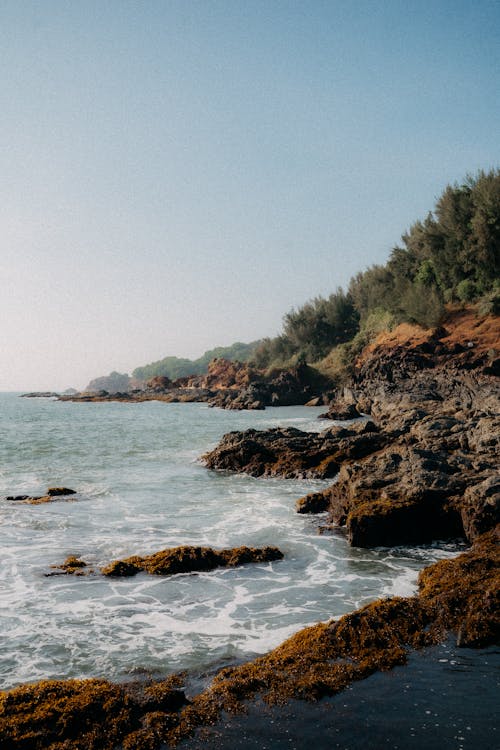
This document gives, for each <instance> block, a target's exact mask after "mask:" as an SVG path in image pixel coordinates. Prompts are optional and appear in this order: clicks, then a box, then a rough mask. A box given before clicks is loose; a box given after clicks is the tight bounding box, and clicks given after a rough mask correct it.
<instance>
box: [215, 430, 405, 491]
mask: <svg viewBox="0 0 500 750" xmlns="http://www.w3.org/2000/svg"><path fill="white" fill-rule="evenodd" d="M389 440H390V437H388V436H387V435H383V434H382V433H377V432H374V433H371V432H368V433H363V432H361V433H358V432H357V431H356V430H348V431H347V434H346V435H345V436H344V435H342V437H338V436H337V435H336V434H335V431H334V429H333V432H331V431H330V430H325V431H324V432H322V433H319V434H318V433H310V432H302V431H301V430H298V429H296V428H294V427H289V428H286V429H284V428H275V429H270V430H262V431H259V430H254V429H250V430H245V431H244V432H230V433H228V434H227V435H224V437H223V438H222V440H221V441H220V443H219V445H218V446H217V447H216V448H214V450H212V451H210V452H209V453H206V454H205V455H204V456H203V457H202V460H203V461H204V463H205V465H206V466H208V468H210V469H219V470H224V471H238V472H244V473H246V474H250V475H252V476H281V477H287V478H293V477H302V478H303V477H316V478H320V479H325V478H328V477H333V476H335V474H337V472H338V470H339V466H340V464H341V462H342V461H346V460H348V459H353V458H359V457H361V456H366V455H368V454H370V453H373V452H374V451H376V450H379V449H380V448H381V447H383V446H384V445H386V444H387V443H388V442H389Z"/></svg>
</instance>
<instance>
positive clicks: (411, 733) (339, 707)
mask: <svg viewBox="0 0 500 750" xmlns="http://www.w3.org/2000/svg"><path fill="white" fill-rule="evenodd" d="M499 687H500V651H499V649H498V648H497V647H494V646H493V647H489V648H486V649H469V648H463V649H462V648H457V646H456V645H455V644H454V643H453V641H452V640H448V641H446V642H444V643H441V644H439V645H437V646H431V647H429V648H425V649H423V650H421V651H414V652H411V653H410V654H409V656H408V662H407V664H405V665H404V666H396V667H394V668H393V669H392V670H390V671H388V672H376V673H375V674H373V675H371V676H369V677H366V678H365V679H364V680H361V681H359V682H355V683H353V684H352V685H350V686H349V687H347V688H346V689H345V690H344V691H343V692H342V693H339V694H337V695H335V696H332V697H325V698H323V699H322V700H321V701H319V702H316V703H305V702H303V701H291V702H290V703H288V704H287V705H285V706H268V705H267V704H265V703H263V702H262V701H259V700H254V701H251V702H249V703H248V704H247V705H246V706H245V709H246V711H245V713H243V714H235V715H225V716H224V717H223V718H222V719H221V720H220V721H219V722H218V723H217V724H215V725H214V726H212V727H205V728H203V729H199V730H197V731H196V734H195V736H194V737H192V738H190V739H187V740H184V741H182V742H181V743H180V744H179V745H178V748H179V750H232V748H241V749H242V750H246V749H248V750H302V749H303V748H307V747H311V746H314V748H315V749H316V750H337V749H338V750H365V748H366V747H367V738H369V743H370V745H371V746H372V747H376V748H383V747H388V748H400V749H401V750H422V748H425V750H476V749H477V748H479V747H495V746H496V743H495V738H496V740H497V741H500V716H499V715H498V704H497V699H498V689H499Z"/></svg>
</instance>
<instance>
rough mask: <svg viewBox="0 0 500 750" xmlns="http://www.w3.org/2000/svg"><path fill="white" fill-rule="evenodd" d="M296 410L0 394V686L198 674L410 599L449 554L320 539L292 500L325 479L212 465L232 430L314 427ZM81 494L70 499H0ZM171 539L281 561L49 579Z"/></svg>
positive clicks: (306, 412)
mask: <svg viewBox="0 0 500 750" xmlns="http://www.w3.org/2000/svg"><path fill="white" fill-rule="evenodd" d="M319 411H320V410H318V409H311V408H306V407H284V408H273V409H267V410H266V411H264V412H231V411H222V410H219V409H210V408H208V407H207V406H206V405H204V404H165V403H161V402H147V403H142V404H119V403H100V404H93V403H90V404H76V403H61V402H57V401H53V400H47V399H23V398H19V397H18V396H17V395H15V394H1V395H0V549H1V553H2V565H1V568H0V633H1V634H2V637H1V640H0V688H3V689H5V688H9V687H12V686H14V685H16V684H19V683H22V682H27V681H32V680H37V679H41V678H67V677H84V676H105V677H108V678H111V679H123V678H126V677H127V676H130V675H133V674H137V673H140V672H142V671H143V670H146V671H150V672H152V673H154V674H159V675H160V674H165V673H168V672H171V671H176V670H179V669H185V668H190V669H196V670H199V671H202V670H204V669H208V668H210V667H212V666H214V665H218V664H221V663H227V662H233V661H235V660H241V659H244V658H249V657H251V656H253V655H255V654H258V653H263V652H265V651H267V650H269V649H270V648H273V647H274V646H276V645H278V644H279V643H280V642H281V641H282V640H283V639H284V638H286V637H287V636H288V635H290V634H292V633H293V632H295V631H296V630H298V629H299V628H301V627H303V626H305V625H309V624H312V623H314V622H317V621H319V620H326V619H329V618H330V617H336V616H339V615H341V614H344V613H345V612H347V611H350V610H352V609H354V608H356V607H358V606H360V605H361V604H363V603H366V602H368V601H370V600H371V599H374V598H376V597H378V596H381V595H389V594H402V595H406V594H410V593H412V592H413V591H414V589H415V583H416V579H417V575H418V571H419V570H420V569H421V568H422V567H424V566H425V565H427V564H429V563H430V562H432V561H434V560H436V559H441V558H443V557H447V556H451V555H453V554H455V550H454V548H453V547H452V546H447V545H440V546H436V547H435V548H432V547H423V548H414V549H404V550H403V549H401V550H398V549H396V550H392V551H390V550H384V549H380V550H371V551H367V550H356V549H351V548H349V547H348V545H347V544H346V542H345V540H344V539H343V537H342V536H341V535H319V534H318V525H319V523H320V522H321V517H319V518H318V517H307V516H300V515H297V514H296V513H295V511H294V504H295V500H296V499H297V498H298V497H300V496H301V495H303V494H305V493H307V492H309V491H311V490H313V489H315V488H318V487H321V486H325V483H324V482H318V481H297V480H280V479H254V478H252V477H247V476H233V475H227V474H219V473H215V472H211V471H208V470H207V469H205V468H204V467H203V466H202V465H201V464H200V463H199V461H198V458H199V456H200V455H201V454H202V453H204V452H205V451H206V450H208V449H209V448H211V447H213V446H214V445H215V444H216V443H217V442H218V440H219V439H220V437H221V436H222V435H223V434H224V433H225V432H229V431H230V430H241V429H246V428H248V427H258V428H262V429H264V428H268V427H274V426H277V425H289V426H290V425H293V426H297V427H299V428H301V429H305V430H318V429H321V428H322V427H323V426H324V423H321V422H319V421H317V415H318V413H319ZM59 485H64V486H67V487H71V488H73V489H75V490H77V491H78V493H79V494H78V499H77V500H76V501H74V502H67V501H64V500H61V501H57V502H53V503H49V504H45V505H35V506H31V505H19V504H14V503H12V502H8V501H7V500H5V496H7V495H18V494H43V493H44V492H45V491H46V489H47V487H49V486H59ZM181 544H200V545H210V546H214V547H219V548H220V547H228V546H231V547H232V546H239V545H241V544H247V545H251V546H262V545H266V544H274V545H277V546H279V547H280V549H281V550H282V551H283V553H284V554H285V559H284V560H283V561H280V562H275V563H269V564H265V565H264V564H263V565H249V566H245V567H242V568H238V569H228V570H217V571H213V572H211V573H201V574H195V575H177V576H172V577H169V578H161V577H152V576H148V575H147V574H140V575H138V576H136V577H135V578H131V579H125V580H111V579H107V578H104V577H102V576H99V575H95V576H89V577H84V578H75V577H73V576H58V577H46V575H45V574H46V573H48V572H50V570H51V568H50V566H51V565H57V564H58V563H61V562H63V560H64V559H65V558H66V557H67V556H68V555H70V554H75V555H79V556H81V557H82V558H83V559H84V560H85V561H86V562H87V563H88V564H89V565H91V566H93V567H94V568H98V567H99V566H102V565H104V564H105V563H107V562H109V561H111V560H113V559H116V558H119V557H125V556H129V555H132V554H149V553H152V552H155V551H158V550H160V549H164V548H166V547H172V546H177V545H181Z"/></svg>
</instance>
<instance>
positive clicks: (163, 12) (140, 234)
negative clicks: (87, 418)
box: [0, 0, 500, 390]
mask: <svg viewBox="0 0 500 750" xmlns="http://www.w3.org/2000/svg"><path fill="white" fill-rule="evenodd" d="M499 50H500V3H499V2H498V1H497V0H495V1H491V2H488V1H484V0H477V1H476V2H472V1H471V0H468V1H467V2H460V0H454V1H453V2H439V0H437V2H426V0H424V1H423V2H390V1H389V2H356V0H353V1H347V0H346V2H336V1H335V0H331V1H330V2H322V1H320V0H307V1H306V0H302V2H295V1H294V0H288V1H287V2H285V1H283V2H282V1H279V0H266V1H265V2H261V1H260V0H244V1H243V0H232V1H230V0H227V1H222V0H220V1H218V0H204V1H203V2H201V1H200V2H197V1H195V0H180V1H177V0H163V1H160V0H141V1H139V0H137V1H136V2H132V1H131V0H100V1H99V2H94V1H93V0H85V1H84V2H79V1H78V0H71V2H64V1H62V0H44V2H39V0H37V1H36V2H30V1H28V0H11V1H10V0H0V65H1V70H2V82H1V85H0V112H1V118H0V133H1V139H0V159H1V172H0V174H1V182H0V189H1V200H0V222H1V235H0V242H1V250H0V274H1V275H0V278H1V281H2V289H1V294H0V320H1V326H2V329H1V333H2V358H1V364H0V390H16V389H29V388H36V389H44V388H66V387H69V386H75V387H77V388H82V387H83V386H84V385H85V384H86V383H87V382H88V380H90V379H91V378H92V377H95V376H97V375H101V374H106V373H108V372H110V371H111V370H113V369H117V370H120V371H128V372H130V371H131V370H132V369H134V367H136V366H139V365H142V364H145V363H147V362H150V361H152V360H155V359H160V358H162V357H164V356H166V355H178V356H192V357H195V356H198V355H200V354H201V353H202V352H203V351H204V350H206V349H208V348H211V347H212V346H216V345H226V344H230V343H232V342H233V341H235V340H242V341H250V340H253V339H256V338H260V337H261V336H266V335H274V334H276V333H277V332H278V331H279V329H280V326H281V319H282V316H283V314H284V313H285V312H287V310H289V309H290V308H291V307H292V306H299V305H301V304H302V303H304V302H305V301H306V300H308V299H310V298H311V297H314V296H316V295H318V294H322V295H328V294H329V293H330V292H331V291H333V290H334V289H335V288H336V287H337V286H338V285H341V286H345V285H346V284H347V282H348V280H349V278H350V277H351V276H352V275H353V274H354V273H356V272H357V271H359V270H362V269H363V268H366V267H367V266H369V265H371V264H373V263H377V262H384V261H385V260H386V259H387V257H388V254H389V252H390V250H391V248H392V247H393V246H394V245H395V244H397V242H398V241H399V239H400V236H401V234H402V233H403V232H404V230H405V229H407V228H408V226H409V225H410V224H411V223H412V222H413V221H414V220H416V219H417V218H422V217H424V216H425V215H426V213H427V211H428V210H429V209H431V208H432V207H433V205H434V202H435V199H436V198H437V196H438V195H439V194H440V193H441V191H442V189H443V188H444V187H445V185H446V184H448V183H450V182H455V181H461V180H462V178H464V177H465V175H466V174H467V173H468V172H472V173H474V172H476V171H477V170H478V169H481V168H483V169H490V168H492V167H498V166H499V162H500V160H499V146H500V106H499V81H500V65H499V61H500V51H499Z"/></svg>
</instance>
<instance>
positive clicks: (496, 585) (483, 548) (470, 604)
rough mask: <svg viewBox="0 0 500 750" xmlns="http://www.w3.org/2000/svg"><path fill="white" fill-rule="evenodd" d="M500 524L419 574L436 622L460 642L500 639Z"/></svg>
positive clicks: (471, 643) (421, 595)
mask: <svg viewBox="0 0 500 750" xmlns="http://www.w3.org/2000/svg"><path fill="white" fill-rule="evenodd" d="M499 542H500V525H497V526H496V527H495V528H494V529H492V530H491V531H489V532H488V533H486V534H483V535H482V536H480V537H478V538H477V539H476V541H475V542H474V544H473V545H472V548H471V549H470V550H469V551H467V552H464V553H463V554H461V555H459V556H458V557H456V558H455V559H454V560H441V561H440V562H437V563H434V565H430V566H429V567H427V568H425V569H424V570H423V571H422V572H421V573H420V576H419V598H420V600H421V601H423V602H424V603H425V604H426V606H430V607H431V608H432V611H433V616H434V618H435V619H436V621H437V622H439V623H440V624H441V626H442V627H443V628H444V629H446V630H451V631H453V632H455V633H456V634H457V643H458V645H459V646H471V647H480V646H488V645H490V644H496V643H498V642H499V641H500V544H499Z"/></svg>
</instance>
